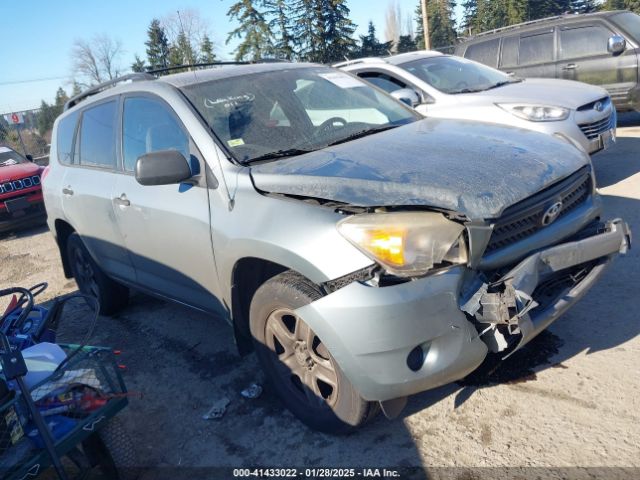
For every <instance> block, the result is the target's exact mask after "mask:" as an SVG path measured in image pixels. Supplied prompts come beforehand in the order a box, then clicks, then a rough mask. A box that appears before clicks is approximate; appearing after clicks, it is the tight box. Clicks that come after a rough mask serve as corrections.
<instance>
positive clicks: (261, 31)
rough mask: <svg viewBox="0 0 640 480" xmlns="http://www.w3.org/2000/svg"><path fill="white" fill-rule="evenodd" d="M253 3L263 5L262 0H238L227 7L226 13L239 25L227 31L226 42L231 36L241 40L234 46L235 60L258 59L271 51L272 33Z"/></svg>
mask: <svg viewBox="0 0 640 480" xmlns="http://www.w3.org/2000/svg"><path fill="white" fill-rule="evenodd" d="M254 4H258V6H260V7H262V6H264V3H263V1H262V0H260V1H259V2H256V1H253V0H240V1H238V2H236V3H234V4H233V5H231V7H230V8H229V11H228V12H227V15H228V16H229V17H230V18H231V19H232V20H236V21H237V22H238V23H239V24H240V25H239V26H238V28H236V29H235V30H233V31H232V32H230V33H229V35H228V37H227V41H226V43H227V44H228V43H229V42H230V41H231V40H232V39H233V38H241V39H242V41H241V42H240V44H239V45H238V47H237V48H236V51H235V54H236V60H239V61H242V60H260V59H262V58H265V57H268V56H270V55H271V54H272V53H273V50H274V49H273V45H272V33H271V29H270V28H269V24H268V23H267V21H266V19H265V16H264V14H263V13H262V12H260V11H259V10H258V9H257V8H256V6H255V5H254Z"/></svg>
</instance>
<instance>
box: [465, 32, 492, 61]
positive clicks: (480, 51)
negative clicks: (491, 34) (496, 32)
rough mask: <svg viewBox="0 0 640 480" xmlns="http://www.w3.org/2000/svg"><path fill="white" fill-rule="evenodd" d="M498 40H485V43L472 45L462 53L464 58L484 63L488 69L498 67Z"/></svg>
mask: <svg viewBox="0 0 640 480" xmlns="http://www.w3.org/2000/svg"><path fill="white" fill-rule="evenodd" d="M499 44H500V39H499V38H495V39H493V40H487V41H486V42H480V43H474V44H472V45H469V46H468V47H467V50H466V51H465V52H464V56H465V58H468V59H470V60H475V61H476V62H480V63H484V64H485V65H489V66H490V67H494V68H495V67H497V66H498V45H499Z"/></svg>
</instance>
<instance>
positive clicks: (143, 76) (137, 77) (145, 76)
mask: <svg viewBox="0 0 640 480" xmlns="http://www.w3.org/2000/svg"><path fill="white" fill-rule="evenodd" d="M155 78H156V77H154V76H153V75H151V74H150V73H129V74H127V75H123V76H121V77H118V78H114V79H113V80H108V81H106V82H103V83H101V84H99V85H96V86H95V87H91V88H90V89H89V90H85V91H84V92H82V93H79V94H78V95H76V96H75V97H71V98H70V99H69V100H68V101H67V103H65V104H64V110H65V111H67V110H69V109H70V108H71V107H73V106H75V105H77V104H78V103H80V102H81V101H83V100H85V99H86V98H88V97H90V96H91V95H96V94H98V93H100V92H103V91H104V90H106V89H107V88H111V87H114V86H116V85H117V84H119V83H122V82H127V81H131V82H139V81H142V80H154V79H155Z"/></svg>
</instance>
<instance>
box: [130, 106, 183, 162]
mask: <svg viewBox="0 0 640 480" xmlns="http://www.w3.org/2000/svg"><path fill="white" fill-rule="evenodd" d="M161 150H176V151H178V152H180V153H182V155H184V158H187V159H188V158H189V136H188V135H187V133H186V132H185V131H184V128H183V127H182V125H181V123H180V122H179V121H178V119H177V117H176V115H175V114H174V113H173V111H172V110H171V109H170V108H169V106H168V105H166V104H164V103H163V102H161V101H159V100H156V99H153V98H150V97H130V98H125V100H124V110H123V117H122V158H123V161H124V169H125V170H126V171H130V172H131V171H133V170H134V168H135V166H136V161H137V160H138V157H140V156H141V155H144V154H145V153H150V152H158V151H161Z"/></svg>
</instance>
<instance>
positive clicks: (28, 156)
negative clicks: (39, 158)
mask: <svg viewBox="0 0 640 480" xmlns="http://www.w3.org/2000/svg"><path fill="white" fill-rule="evenodd" d="M24 157H25V158H26V159H27V160H29V161H30V162H32V163H33V155H29V154H28V153H27V154H26V155H25V156H24Z"/></svg>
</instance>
